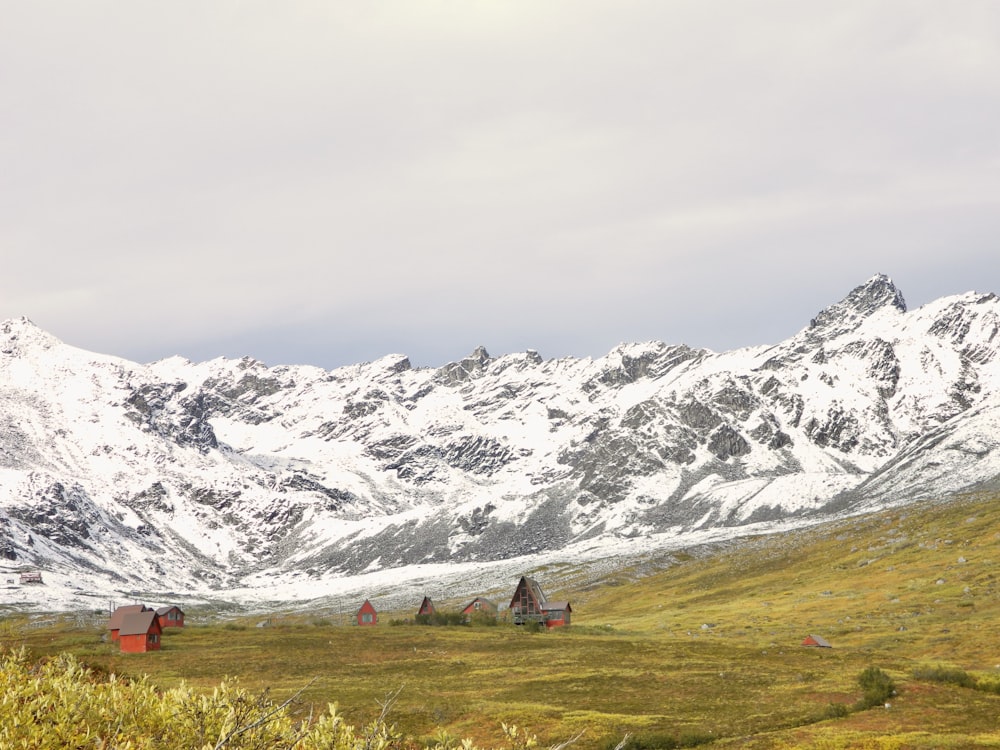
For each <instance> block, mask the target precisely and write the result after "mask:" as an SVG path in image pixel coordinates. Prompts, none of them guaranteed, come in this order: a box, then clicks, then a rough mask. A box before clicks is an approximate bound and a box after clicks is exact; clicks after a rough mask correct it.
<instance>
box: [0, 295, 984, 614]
mask: <svg viewBox="0 0 1000 750" xmlns="http://www.w3.org/2000/svg"><path fill="white" fill-rule="evenodd" d="M998 331H1000V302H998V300H997V298H996V297H995V296H994V295H992V294H988V295H980V294H975V293H969V294H964V295H960V296H955V297H949V298H946V299H942V300H938V301H936V302H933V303H931V304H929V305H925V306H924V307H922V308H920V309H918V310H914V311H912V312H907V311H906V305H905V302H904V301H903V296H902V294H901V293H900V292H899V290H898V289H896V287H895V286H894V285H893V284H892V282H891V281H890V280H889V279H888V278H887V277H885V276H875V277H873V278H872V279H870V280H869V281H867V282H866V283H865V284H863V285H861V286H859V287H858V288H857V289H854V290H853V291H851V292H850V294H848V296H847V297H845V298H844V300H842V301H840V302H838V303H836V304H834V305H831V306H829V307H827V308H826V309H824V310H822V311H821V312H820V313H819V314H818V315H817V316H816V317H815V318H814V319H813V320H812V321H810V323H809V325H807V326H806V327H805V328H803V329H802V330H801V331H800V332H799V333H797V334H796V335H795V336H792V337H791V338H789V339H788V340H786V341H784V342H781V343H779V344H777V345H774V346H760V347H752V348H747V349H741V350H736V351H731V352H723V353H715V352H711V351H707V350H700V349H691V348H689V347H686V346H675V345H668V344H664V343H661V342H647V343H637V344H624V345H621V346H619V347H617V348H616V349H614V350H613V351H611V352H609V353H608V354H607V355H606V356H604V357H601V358H599V359H575V358H564V359H555V360H543V359H542V358H541V357H540V356H539V355H538V354H537V353H536V352H533V351H528V352H523V353H517V354H508V355H504V356H501V357H497V358H494V357H491V356H490V355H489V354H488V353H487V352H486V350H485V349H482V348H480V349H477V350H476V351H475V352H473V353H472V354H470V356H469V357H467V358H465V359H464V360H461V361H460V362H454V363H451V364H448V365H445V366H444V367H441V368H433V369H432V368H426V369H417V368H413V367H411V366H410V363H409V361H408V360H407V358H406V357H405V356H402V355H390V356H386V357H383V358H381V359H379V360H377V361H375V362H371V363H364V364H358V365H353V366H350V367H343V368H339V369H337V370H333V371H325V370H322V369H319V368H315V367H307V366H300V367H293V366H287V367H273V368H268V367H266V366H265V365H264V364H262V363H260V362H257V361H255V360H253V359H250V358H244V359H241V360H227V359H216V360H212V361H209V362H204V363H191V362H188V361H186V360H183V359H180V358H171V359H167V360H163V361H160V362H155V363H152V364H148V365H139V364H135V363H131V362H127V361H124V360H121V359H117V358H114V357H106V356H101V355H96V354H91V353H88V352H83V351H81V350H78V349H75V348H73V347H70V346H67V345H65V344H63V343H61V342H59V341H58V340H57V339H55V338H54V337H52V336H51V335H49V334H47V333H45V332H43V331H41V330H39V329H38V328H37V327H35V326H33V325H32V324H31V323H30V322H29V321H27V320H26V319H20V320H9V321H5V322H3V323H0V562H2V563H3V566H5V567H6V569H8V570H13V569H16V568H18V567H25V566H38V567H42V568H44V569H46V570H51V571H56V570H59V571H63V572H64V573H65V574H66V575H71V574H72V575H78V576H89V578H87V581H88V586H96V587H97V588H100V585H99V584H101V582H103V583H104V585H105V587H108V586H110V587H112V588H116V589H117V590H119V591H128V590H133V589H135V590H143V591H173V592H181V591H184V592H203V593H205V595H213V596H222V595H223V594H224V592H231V593H233V592H238V591H239V592H243V593H241V594H239V596H249V595H248V594H246V592H247V591H248V589H247V586H249V585H251V582H256V583H254V584H253V585H259V584H260V582H261V581H265V580H266V581H271V582H272V583H275V582H280V583H281V585H280V586H278V588H274V586H272V587H271V589H269V590H272V591H274V592H275V595H276V596H278V595H281V591H285V592H300V594H296V596H298V595H304V594H301V592H303V591H308V592H313V594H315V592H316V591H318V590H321V589H324V587H326V588H327V589H328V588H329V586H330V585H332V584H331V582H337V581H343V580H345V579H346V578H348V577H350V576H358V575H361V574H366V575H372V574H373V572H374V573H377V572H378V571H386V570H397V571H399V572H398V573H397V574H396V575H397V578H400V579H402V578H404V577H405V575H406V574H404V573H403V572H402V570H403V569H404V568H405V569H406V570H410V571H414V570H419V569H423V568H425V567H426V566H431V567H434V566H442V565H443V566H446V567H447V566H451V567H452V569H456V570H457V569H458V568H456V567H455V566H458V565H479V564H487V563H489V564H493V565H497V564H500V563H498V562H497V561H510V564H515V565H521V566H524V565H529V564H531V561H532V560H537V559H541V556H545V558H546V559H551V556H552V555H556V556H558V555H560V554H565V555H579V554H582V552H581V550H584V549H587V550H590V553H589V554H592V555H600V554H606V553H607V551H608V550H612V549H622V545H626V546H627V547H629V548H638V547H639V546H648V545H652V547H654V548H655V547H657V546H659V547H664V546H673V545H676V544H678V543H680V541H679V540H684V539H688V538H693V537H692V536H691V535H692V534H700V535H704V534H706V533H723V534H725V533H728V534H733V533H738V529H739V528H741V527H744V526H745V525H747V524H760V523H776V522H783V521H789V520H793V521H797V522H803V521H805V520H809V519H818V518H822V517H823V516H824V514H828V513H831V512H840V511H843V510H844V509H850V508H852V507H856V508H858V509H863V508H871V507H876V506H880V505H886V504H892V503H899V502H905V501H907V500H910V499H916V498H917V496H920V497H924V496H927V495H937V494H943V493H949V492H959V491H963V490H966V489H970V488H975V487H980V486H984V485H988V484H989V483H990V482H992V481H993V480H994V479H995V478H996V477H997V475H998V474H1000V454H998V453H997V451H995V450H994V448H995V441H994V440H993V438H992V435H993V434H995V427H996V422H997V420H998V419H1000V417H998V416H997V414H998V413H1000V407H998V405H997V404H998V398H1000V395H998V393H1000V370H998V368H1000V364H998V361H997V356H996V355H997V347H998V346H1000V338H998V336H997V334H998ZM727 530H728V531H727ZM526 555H527V556H532V557H529V558H528V559H524V558H523V556H526ZM504 565H506V563H504ZM435 569H438V568H436V567H435ZM296 581H298V582H300V583H302V586H298V585H293V584H295V582H296ZM282 587H284V588H282ZM233 595H234V596H235V595H237V594H235V593H233ZM288 596H289V597H291V596H292V594H291V593H289V594H288Z"/></svg>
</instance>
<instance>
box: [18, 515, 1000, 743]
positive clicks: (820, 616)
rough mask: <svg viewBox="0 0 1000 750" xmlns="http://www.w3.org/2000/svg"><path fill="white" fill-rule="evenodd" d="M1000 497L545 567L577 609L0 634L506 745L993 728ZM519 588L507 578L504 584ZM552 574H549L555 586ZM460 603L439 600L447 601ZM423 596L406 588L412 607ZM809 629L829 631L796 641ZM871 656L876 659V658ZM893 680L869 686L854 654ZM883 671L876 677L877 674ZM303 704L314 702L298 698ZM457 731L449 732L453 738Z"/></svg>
mask: <svg viewBox="0 0 1000 750" xmlns="http://www.w3.org/2000/svg"><path fill="white" fill-rule="evenodd" d="M998 562H1000V498H997V497H995V496H992V495H991V496H986V495H983V496H979V497H971V498H967V499H964V500H961V501H954V502H949V503H942V504H934V503H921V504H917V505H911V506H907V507H905V508H899V509H895V510H890V511H885V512H882V513H879V514H875V515H871V516H865V517H858V518H852V519H847V520H841V521H836V522H830V523H826V524H823V525H821V526H816V527H813V528H810V529H807V530H804V531H797V532H790V533H787V534H781V535H775V536H766V537H758V538H751V539H744V540H741V541H739V542H733V543H729V544H725V545H719V546H716V547H711V548H699V549H692V550H689V551H687V552H686V553H683V554H678V555H673V556H672V557H671V558H669V561H668V560H666V559H665V560H664V561H663V562H662V563H661V564H658V565H657V564H654V563H653V562H646V563H644V564H643V566H642V568H641V570H640V569H639V568H636V569H635V570H622V571H618V572H616V573H615V574H613V575H609V576H607V577H606V578H605V579H603V580H597V581H595V580H593V579H592V578H590V577H588V574H587V573H586V571H585V570H583V569H580V570H578V571H577V570H573V569H572V568H569V567H567V568H566V569H561V570H559V571H558V576H555V575H554V574H553V572H552V571H549V572H548V574H549V575H551V576H552V580H558V581H560V582H565V583H564V584H563V585H564V588H562V589H561V590H560V589H559V588H558V587H555V586H552V585H551V582H550V580H549V579H547V578H546V575H547V572H546V571H534V572H532V571H525V572H526V573H527V574H529V575H534V576H535V577H536V578H537V579H538V580H539V581H540V583H541V584H542V585H543V587H544V588H545V590H546V592H547V593H548V594H549V596H550V598H551V599H569V600H570V601H571V602H572V605H573V609H574V614H573V625H572V626H570V627H568V628H564V629H560V630H553V631H549V632H544V631H543V632H534V631H531V630H529V629H525V628H516V627H514V626H512V625H506V624H499V625H496V626H486V625H475V626H442V627H428V626H417V625H412V624H409V625H407V624H403V625H395V626H392V625H389V624H388V621H389V620H390V619H392V618H400V619H401V618H404V617H410V616H412V613H381V622H382V624H380V625H379V626H377V627H374V628H361V627H356V626H346V625H339V624H338V623H339V622H341V618H340V617H338V615H337V614H336V613H334V612H328V613H323V612H319V613H316V612H311V613H310V614H309V615H308V616H305V615H301V614H296V613H294V612H288V613H272V615H271V624H270V626H269V627H264V628H258V627H255V625H256V623H257V622H259V621H260V620H261V619H262V618H261V617H260V616H256V617H253V618H244V619H241V618H232V619H228V620H224V621H220V620H218V619H216V618H215V617H214V614H215V613H213V612H209V611H203V612H199V611H197V610H193V611H188V625H187V627H186V628H184V629H183V630H180V631H172V630H168V631H167V632H166V633H165V635H164V638H163V648H162V650H161V651H159V652H155V653H150V654H135V655H124V654H120V653H118V652H117V647H116V646H114V645H112V644H110V643H108V642H106V640H104V635H105V632H104V630H103V629H102V628H98V627H95V626H93V625H91V626H86V625H81V624H79V623H78V621H77V619H76V618H74V617H73V616H64V617H48V618H46V619H48V620H49V621H50V622H49V624H47V625H44V626H42V627H38V626H36V624H35V623H33V622H32V618H29V617H28V616H26V615H17V614H11V615H8V616H6V617H4V618H3V619H2V620H0V648H5V649H9V648H17V647H21V646H24V647H25V648H27V649H28V650H29V653H30V654H31V655H32V657H33V658H44V657H47V656H51V655H55V654H58V653H63V652H68V653H71V654H73V655H75V656H76V657H78V658H79V659H80V660H81V661H82V662H84V663H85V664H87V665H89V666H90V667H91V668H93V669H95V670H98V671H100V672H101V673H104V672H108V673H115V674H118V675H126V676H136V677H139V676H142V675H148V679H149V680H150V682H151V683H152V684H154V685H156V686H158V687H161V688H164V689H166V688H171V687H175V686H178V685H180V684H182V683H186V684H188V685H190V686H193V687H194V688H196V689H198V690H205V691H206V692H207V691H211V690H212V688H213V687H214V686H216V685H218V684H219V683H220V681H222V680H223V679H225V678H237V679H238V681H239V683H240V684H241V685H242V686H244V687H245V688H248V689H250V690H252V691H254V692H258V691H264V690H268V691H269V692H270V694H271V695H272V696H274V697H275V698H276V699H278V700H284V699H285V698H288V697H290V696H292V695H294V694H296V693H299V691H301V692H300V693H299V695H298V697H297V699H296V702H295V703H294V704H293V705H292V707H291V710H294V711H298V712H307V711H308V710H309V709H310V707H314V706H315V707H319V708H323V707H325V706H326V705H327V704H328V703H336V704H338V706H339V710H340V712H341V713H342V714H343V715H345V717H347V718H348V719H350V720H351V721H352V722H355V723H358V724H361V723H364V722H366V721H368V720H371V719H373V718H375V717H376V716H378V714H379V712H380V710H381V706H382V704H384V703H385V701H386V699H387V697H389V696H390V695H393V696H394V701H393V702H392V708H391V713H390V715H389V718H390V721H392V722H394V723H395V724H396V726H397V727H398V729H399V730H401V731H402V732H403V733H404V734H405V735H406V736H407V737H408V738H410V739H409V743H410V744H412V745H413V746H416V747H419V746H423V745H425V744H428V743H429V742H430V740H431V738H432V737H433V738H436V741H437V742H438V743H440V742H441V738H442V737H446V738H447V737H453V738H471V739H473V740H475V742H476V743H477V744H478V745H481V746H484V747H495V746H499V745H501V744H502V737H503V735H502V732H501V729H500V727H501V724H503V723H506V724H508V725H510V724H516V725H517V726H519V727H526V728H528V729H529V730H530V731H531V732H532V733H534V734H536V735H537V736H538V740H539V742H540V743H541V744H543V745H552V744H556V743H559V742H562V741H565V740H567V739H570V738H577V739H576V741H575V743H574V745H573V747H578V748H581V750H587V749H590V748H595V749H603V748H608V750H610V748H614V747H615V746H616V745H617V744H618V743H620V742H621V741H622V740H623V739H626V738H627V739H626V744H625V746H626V747H631V748H634V749H635V750H638V749H640V748H669V747H693V746H702V747H733V748H737V747H738V748H775V747H777V748H783V747H784V748H794V747H811V748H977V747H1000V595H998V581H997V575H998V574H1000V568H998V565H997V563H998ZM514 583H515V582H512V583H511V587H512V588H513V584H514ZM550 588H551V589H552V590H549V589H550ZM463 603H464V602H459V601H454V602H447V601H444V602H436V604H437V605H438V608H439V609H440V610H449V609H457V608H458V607H459V605H461V604H463ZM416 604H417V603H415V605H416ZM809 634H813V635H818V636H821V637H822V638H824V639H826V640H827V641H829V642H830V643H831V644H832V646H833V648H814V647H805V646H802V645H801V642H802V639H803V638H805V637H806V636H807V635H809ZM872 668H874V669H872ZM866 670H868V672H867V674H868V675H869V677H871V675H876V676H877V677H878V678H879V679H881V680H883V682H882V683H880V685H881V687H882V688H886V689H887V690H888V691H889V692H884V693H880V692H879V689H880V688H879V687H878V686H876V687H875V688H873V687H871V685H868V684H863V680H860V679H859V678H861V676H862V674H863V673H866ZM873 691H874V692H873ZM303 715H304V713H303ZM446 744H447V743H446Z"/></svg>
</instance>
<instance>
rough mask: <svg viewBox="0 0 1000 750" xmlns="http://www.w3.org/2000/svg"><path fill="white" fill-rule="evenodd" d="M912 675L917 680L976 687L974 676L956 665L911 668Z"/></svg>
mask: <svg viewBox="0 0 1000 750" xmlns="http://www.w3.org/2000/svg"><path fill="white" fill-rule="evenodd" d="M913 677H914V679H917V680H927V681H929V682H944V683H948V684H950V685H958V686H959V687H964V688H974V687H976V680H975V678H974V677H973V676H972V675H970V674H969V673H968V672H966V671H965V670H964V669H958V668H956V667H942V666H937V667H918V668H917V669H914V670H913Z"/></svg>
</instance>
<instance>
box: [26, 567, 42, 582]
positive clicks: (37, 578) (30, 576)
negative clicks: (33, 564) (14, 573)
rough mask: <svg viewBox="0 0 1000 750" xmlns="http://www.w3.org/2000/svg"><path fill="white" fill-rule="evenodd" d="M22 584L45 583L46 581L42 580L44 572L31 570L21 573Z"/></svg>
mask: <svg viewBox="0 0 1000 750" xmlns="http://www.w3.org/2000/svg"><path fill="white" fill-rule="evenodd" d="M21 583H45V581H43V580H42V572H41V571H40V570H29V571H27V572H25V573H21Z"/></svg>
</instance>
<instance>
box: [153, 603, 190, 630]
mask: <svg viewBox="0 0 1000 750" xmlns="http://www.w3.org/2000/svg"><path fill="white" fill-rule="evenodd" d="M156 616H157V617H159V618H160V625H161V626H163V627H165V628H183V627H184V612H183V610H181V608H180V607H178V606H176V605H168V606H166V607H159V608H157V610H156Z"/></svg>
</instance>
